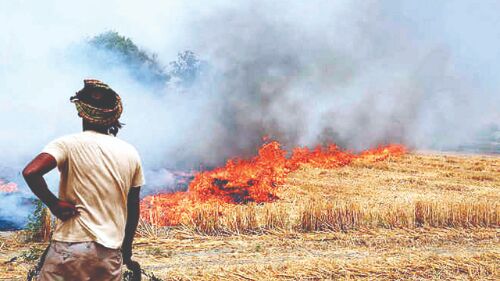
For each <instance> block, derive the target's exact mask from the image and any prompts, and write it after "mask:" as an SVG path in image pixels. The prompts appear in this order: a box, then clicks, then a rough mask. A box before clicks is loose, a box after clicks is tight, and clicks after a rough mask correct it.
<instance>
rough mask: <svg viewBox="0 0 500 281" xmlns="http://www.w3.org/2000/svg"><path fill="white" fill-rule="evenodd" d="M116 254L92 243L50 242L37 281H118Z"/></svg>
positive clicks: (119, 265) (119, 261) (119, 257)
mask: <svg viewBox="0 0 500 281" xmlns="http://www.w3.org/2000/svg"><path fill="white" fill-rule="evenodd" d="M121 268H122V254H121V251H120V250H116V249H109V248H106V247H104V246H102V245H100V244H98V243H96V242H77V243H68V242H58V241H52V242H51V244H50V248H49V251H48V252H47V256H46V258H45V262H44V264H43V267H42V270H41V271H40V276H39V279H38V281H84V280H85V281H89V280H99V281H120V280H121V279H122V271H121Z"/></svg>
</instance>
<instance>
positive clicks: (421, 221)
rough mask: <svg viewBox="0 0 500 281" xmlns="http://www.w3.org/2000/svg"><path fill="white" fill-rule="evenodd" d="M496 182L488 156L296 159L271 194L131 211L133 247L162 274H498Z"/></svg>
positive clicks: (498, 161)
mask: <svg viewBox="0 0 500 281" xmlns="http://www.w3.org/2000/svg"><path fill="white" fill-rule="evenodd" d="M499 192H500V157H498V156H481V155H452V154H436V153H428V152H427V153H410V154H406V155H403V156H400V157H391V158H389V159H386V160H384V161H376V162H373V161H368V160H367V161H354V162H353V163H351V164H350V165H348V166H344V167H341V168H336V169H320V168H314V167H312V166H310V165H304V166H302V167H301V168H299V169H298V170H296V171H295V172H293V173H291V174H289V175H288V177H287V179H286V181H285V183H284V184H283V185H281V186H279V187H278V190H277V193H276V195H277V196H278V197H279V198H280V199H278V200H277V201H275V202H273V203H265V204H247V205H230V206H226V205H215V204H203V205H200V206H198V207H197V208H195V209H193V210H191V212H190V213H189V214H187V215H185V216H184V217H183V218H182V223H181V225H179V226H176V227H170V228H159V227H154V226H151V225H149V224H147V223H146V222H142V225H141V227H140V229H139V234H140V237H138V238H137V239H136V244H135V249H136V250H135V252H136V255H135V257H136V258H137V260H139V261H140V262H141V264H142V265H143V266H144V267H145V268H146V269H147V270H148V271H152V272H155V274H156V275H157V276H158V277H160V278H162V279H165V280H325V279H326V280H328V279H334V280H337V279H343V280H348V279H365V280H374V279H381V280H387V279H390V280H394V279H400V280H423V279H425V280H427V279H431V280H443V279H447V280H450V279H453V280H498V279H500V273H499V264H500V240H499V234H500V203H499V202H500V193H499ZM20 236H21V235H20V234H19V233H4V234H3V236H2V238H0V239H1V240H0V280H23V276H24V275H25V273H26V270H27V268H29V267H30V266H31V265H32V264H33V262H32V261H30V259H31V257H32V256H36V254H37V253H38V252H39V251H37V249H42V248H43V247H45V245H44V244H43V243H42V244H24V243H21V242H20ZM14 257H18V258H17V259H16V260H15V261H12V262H9V263H5V262H6V261H9V260H11V259H12V258H14Z"/></svg>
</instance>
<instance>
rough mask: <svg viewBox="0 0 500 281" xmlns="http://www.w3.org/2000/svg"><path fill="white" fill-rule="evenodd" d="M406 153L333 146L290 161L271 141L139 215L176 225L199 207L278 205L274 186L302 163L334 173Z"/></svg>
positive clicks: (297, 152) (296, 154)
mask: <svg viewBox="0 0 500 281" xmlns="http://www.w3.org/2000/svg"><path fill="white" fill-rule="evenodd" d="M405 152H406V148H405V147H404V146H402V145H388V146H384V147H379V148H376V149H371V150H367V151H364V152H362V153H360V154H353V153H350V152H347V151H342V150H340V149H339V148H338V147H337V146H336V145H330V146H328V147H326V148H323V147H321V146H318V147H316V148H315V149H313V150H310V149H309V148H307V147H303V148H302V147H298V148H295V149H294V150H293V151H292V155H291V157H290V158H287V157H286V155H287V152H286V151H285V150H283V149H282V148H281V145H280V144H279V143H278V142H276V141H272V142H269V143H266V144H264V145H263V146H262V147H261V148H260V149H259V153H258V155H257V156H255V157H253V158H252V159H249V160H242V159H237V158H236V159H231V160H229V161H227V163H226V165H225V166H224V167H220V168H216V169H214V170H211V171H205V172H200V173H198V174H197V175H196V176H195V178H194V179H193V181H192V182H191V183H190V184H189V188H188V191H187V192H176V193H170V194H157V195H151V196H147V197H145V198H144V199H143V200H142V202H141V215H142V217H143V218H144V219H145V220H147V221H149V222H151V223H153V224H156V225H161V226H166V225H177V224H179V223H180V221H181V218H182V216H183V215H187V213H188V212H189V210H191V209H192V208H193V207H194V206H195V205H197V204H198V203H202V202H218V203H221V204H225V203H227V204H242V203H248V202H256V203H263V202H272V201H274V200H277V199H278V197H277V196H276V195H275V189H276V187H277V186H279V185H281V184H283V183H284V182H285V179H286V176H287V175H288V174H289V173H290V172H292V171H295V170H297V169H298V168H299V167H300V166H301V165H304V164H308V165H312V166H314V167H319V168H327V169H331V168H336V167H341V166H345V165H348V164H350V163H351V162H352V161H353V160H355V159H360V160H367V161H381V160H384V159H386V158H388V157H390V156H399V155H402V154H404V153H405Z"/></svg>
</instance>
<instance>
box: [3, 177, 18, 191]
mask: <svg viewBox="0 0 500 281" xmlns="http://www.w3.org/2000/svg"><path fill="white" fill-rule="evenodd" d="M17 191H18V188H17V184H15V183H13V182H7V183H6V182H4V181H3V180H1V179H0V192H5V193H11V192H17Z"/></svg>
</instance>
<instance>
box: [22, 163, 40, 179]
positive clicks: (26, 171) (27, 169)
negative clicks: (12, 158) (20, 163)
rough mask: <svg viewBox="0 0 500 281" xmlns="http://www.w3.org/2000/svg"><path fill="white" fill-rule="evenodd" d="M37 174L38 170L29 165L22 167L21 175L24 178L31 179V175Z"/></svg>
mask: <svg viewBox="0 0 500 281" xmlns="http://www.w3.org/2000/svg"><path fill="white" fill-rule="evenodd" d="M38 175H39V172H38V171H37V169H34V168H33V167H30V165H28V166H26V167H25V168H24V169H23V177H24V179H25V180H29V179H32V178H33V177H36V176H38Z"/></svg>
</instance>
